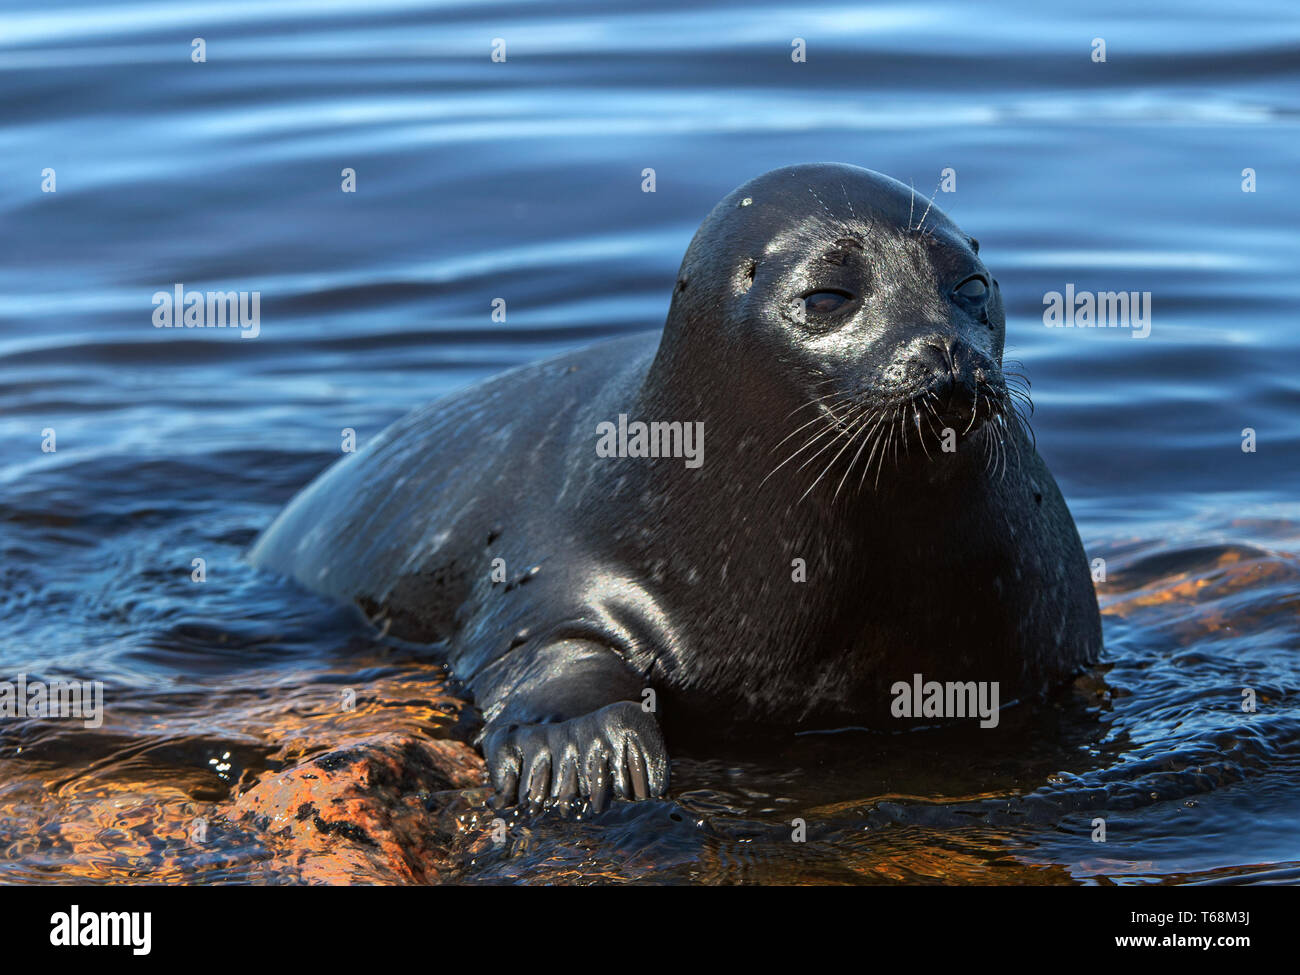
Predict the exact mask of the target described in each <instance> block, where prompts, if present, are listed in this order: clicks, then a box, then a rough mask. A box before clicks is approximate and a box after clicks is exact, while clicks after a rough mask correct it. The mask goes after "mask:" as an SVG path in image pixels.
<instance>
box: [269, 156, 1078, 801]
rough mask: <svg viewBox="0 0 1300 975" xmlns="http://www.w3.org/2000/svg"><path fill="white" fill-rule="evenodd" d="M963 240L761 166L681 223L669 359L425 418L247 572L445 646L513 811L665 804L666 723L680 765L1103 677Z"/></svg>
mask: <svg viewBox="0 0 1300 975" xmlns="http://www.w3.org/2000/svg"><path fill="white" fill-rule="evenodd" d="M977 250H978V245H977V244H976V243H975V242H974V241H973V239H972V238H970V237H969V236H967V235H966V234H964V233H962V232H961V231H960V230H958V228H957V227H956V226H955V225H954V224H953V223H952V222H951V221H950V220H949V219H948V218H947V217H946V216H944V215H943V214H942V213H941V212H940V211H939V210H938V209H937V208H936V207H934V206H933V205H929V204H928V203H927V201H926V200H925V199H923V198H918V197H917V196H916V195H915V194H913V193H912V192H911V191H910V190H909V189H908V188H907V187H906V186H903V185H902V184H900V183H897V182H896V181H894V180H891V179H889V178H888V177H885V176H881V175H879V174H877V173H873V172H870V171H868V170H864V169H859V168H856V167H852V166H843V165H834V164H819V165H808V166H794V167H788V168H785V169H779V170H775V171H773V172H770V173H767V174H765V175H763V176H760V177H758V178H757V179H755V180H753V181H751V182H750V183H747V184H746V185H744V186H742V187H741V188H739V189H738V190H736V191H735V192H734V193H732V194H731V195H730V196H728V197H727V198H726V199H725V200H723V201H722V202H721V203H720V204H718V206H717V207H716V208H715V209H714V210H713V212H712V213H711V214H710V215H709V217H708V218H707V219H706V220H705V221H704V224H703V225H702V226H701V227H700V229H699V231H698V232H697V233H696V235H695V238H694V240H693V241H692V242H691V245H690V247H689V249H688V250H687V253H686V257H685V259H684V260H683V262H682V267H681V272H680V274H679V277H678V280H677V284H676V288H675V290H674V294H673V299H672V305H671V308H670V310H669V314H668V321H667V323H666V325H665V327H664V330H663V334H662V337H661V336H659V335H657V334H656V335H647V336H637V337H633V338H629V339H623V340H619V341H615V342H609V343H605V344H602V345H599V346H596V347H593V348H591V349H587V350H584V351H582V352H578V353H575V354H572V355H568V356H564V357H562V358H560V359H556V360H552V361H550V362H544V363H541V364H539V365H533V366H529V367H525V368H522V369H516V370H514V371H512V372H509V373H506V374H504V375H502V376H499V377H497V378H495V379H492V380H489V381H487V382H485V383H483V384H481V385H479V386H477V387H475V388H473V389H471V390H468V391H465V392H461V393H458V394H456V395H455V396H452V397H450V398H448V399H446V400H444V401H442V402H439V403H435V404H433V405H431V406H428V407H425V408H423V409H421V410H418V411H417V412H415V413H413V414H411V415H410V416H408V417H406V418H405V419H403V420H401V421H399V422H398V423H396V424H394V425H393V426H392V427H390V428H389V429H388V430H386V431H384V432H383V433H382V434H380V435H379V436H378V437H377V438H376V439H375V440H374V441H373V442H371V443H370V444H368V445H367V446H366V448H365V449H364V450H362V451H360V452H358V453H357V454H355V455H351V456H349V457H347V458H346V459H344V460H342V461H340V462H339V463H337V464H336V465H334V466H333V467H332V468H330V470H328V471H327V472H326V473H325V474H323V475H322V476H321V477H320V478H318V479H317V480H316V481H315V482H314V483H313V484H311V485H310V486H309V487H308V488H306V489H305V490H304V491H303V492H302V494H300V495H299V496H298V498H296V499H295V500H294V501H293V502H292V503H291V504H290V505H289V507H288V508H287V509H286V510H285V511H284V512H283V513H282V514H281V516H280V517H279V518H278V519H277V520H276V522H275V523H274V524H273V525H272V526H271V527H270V528H269V529H268V530H267V532H266V533H265V535H263V537H262V538H261V539H260V540H259V541H258V543H257V545H256V546H255V548H254V550H253V552H252V558H253V560H254V561H255V562H257V563H258V564H261V565H263V566H266V567H268V568H272V569H277V570H280V571H283V572H286V573H290V574H292V575H294V576H296V577H297V578H298V579H300V580H301V581H302V582H304V583H305V584H307V585H308V586H311V587H313V588H315V589H318V590H321V591H324V592H327V593H331V594H333V595H335V596H338V597H340V598H343V599H347V600H353V601H355V602H357V603H358V604H359V605H361V606H362V607H363V608H364V609H365V610H366V611H367V612H368V614H369V615H370V616H371V618H372V619H374V620H375V622H376V623H377V624H378V625H386V626H388V627H389V628H390V631H391V632H393V633H395V634H396V635H399V636H403V637H406V638H408V639H413V640H420V641H430V642H432V641H445V645H446V648H447V653H448V659H449V662H450V664H451V667H452V669H453V672H454V673H455V674H456V675H457V676H458V677H459V678H460V679H461V680H462V681H463V682H464V683H465V685H466V686H467V687H468V688H469V690H470V692H471V693H472V694H473V695H474V697H475V699H476V702H477V703H478V705H479V707H480V708H481V710H482V711H483V714H484V718H485V722H486V725H485V734H484V741H483V745H484V751H485V754H486V757H487V758H488V761H489V765H490V766H491V768H492V772H493V776H494V779H495V782H496V784H497V785H498V786H499V787H501V788H503V789H505V790H507V791H509V792H512V793H515V794H517V795H518V796H519V797H520V798H524V797H527V796H529V795H531V796H532V797H533V798H540V797H543V796H547V795H552V796H569V795H574V794H578V795H602V794H604V793H606V792H607V791H610V790H612V791H613V792H615V793H616V794H618V795H622V796H627V797H640V796H645V795H654V794H661V793H662V792H663V791H664V790H665V789H666V788H667V783H668V756H667V751H666V748H665V744H664V738H663V736H662V735H661V731H660V724H661V722H662V725H663V729H664V730H665V731H666V732H667V735H668V742H669V743H670V744H671V743H672V742H673V740H674V739H675V738H680V739H686V738H688V737H689V738H691V739H692V740H694V741H701V740H705V739H707V737H708V736H709V735H710V734H713V733H722V732H723V731H725V729H727V728H729V727H734V726H736V725H743V724H746V723H749V724H751V725H759V726H762V727H765V728H768V729H787V730H788V729H796V728H801V727H802V728H809V727H817V728H825V727H831V726H835V725H843V724H854V725H867V724H890V725H896V724H897V723H898V722H897V720H896V719H892V718H891V717H890V712H889V705H890V702H891V699H892V698H891V694H890V688H891V686H892V685H893V684H894V683H895V682H896V681H900V680H903V681H907V680H910V679H911V677H912V675H913V674H916V673H920V674H923V675H925V677H926V679H934V680H940V681H998V682H1000V684H1001V700H1002V701H1003V702H1004V703H1005V702H1009V701H1011V700H1013V699H1023V698H1026V697H1030V696H1033V695H1038V694H1040V693H1042V692H1043V691H1045V690H1046V689H1048V688H1049V687H1051V686H1052V685H1054V684H1056V683H1059V682H1061V681H1063V680H1065V679H1068V678H1069V676H1070V675H1071V674H1073V673H1074V672H1076V671H1077V670H1078V669H1079V668H1080V667H1081V666H1083V665H1084V664H1085V663H1086V662H1088V661H1090V660H1093V659H1095V657H1096V656H1097V654H1098V653H1099V651H1100V648H1101V630H1100V622H1099V618H1098V612H1097V604H1096V599H1095V596H1094V594H1093V589H1092V584H1091V581H1090V578H1089V573H1088V565H1087V562H1086V560H1085V557H1084V553H1083V549H1082V546H1081V545H1080V542H1079V537H1078V533H1077V532H1076V530H1075V527H1074V523H1073V521H1072V519H1071V517H1070V514H1069V511H1068V510H1067V508H1066V506H1065V502H1064V501H1063V500H1062V498H1061V495H1060V492H1059V490H1058V489H1057V487H1056V483H1055V482H1054V480H1053V479H1052V476H1051V474H1050V473H1049V472H1048V470H1047V468H1046V466H1045V465H1044V464H1043V462H1042V460H1041V459H1040V457H1039V456H1038V454H1037V452H1036V450H1035V449H1034V445H1033V443H1032V440H1031V439H1030V438H1029V436H1028V433H1027V429H1026V427H1025V426H1024V424H1023V421H1022V417H1021V412H1020V411H1019V410H1018V409H1017V407H1018V405H1019V404H1022V403H1023V401H1024V391H1023V389H1019V388H1017V387H1016V385H1014V383H1013V384H1012V385H1010V386H1009V385H1008V381H1007V377H1006V376H1005V375H1004V373H1003V371H1002V352H1003V342H1004V335H1005V322H1004V318H1003V310H1002V301H1001V296H1000V290H999V288H998V286H997V283H996V281H994V280H993V278H992V277H991V275H989V273H988V271H987V269H985V267H984V265H983V263H982V262H981V260H980V258H979V256H978V254H977ZM619 414H626V415H627V416H628V417H629V418H630V419H631V420H643V421H680V422H692V423H693V422H703V424H704V430H705V452H704V463H703V465H702V466H701V467H699V468H698V469H692V468H690V467H687V466H686V465H685V464H683V463H682V461H681V460H680V459H674V458H657V459H650V458H638V457H626V458H604V457H598V456H597V452H596V443H597V439H598V434H597V425H598V424H600V423H602V422H606V421H616V420H617V418H618V416H619ZM945 446H947V447H949V448H951V447H954V446H955V448H956V449H955V450H945V449H944V448H945ZM498 558H499V559H502V560H504V566H505V570H506V574H507V578H506V581H494V580H493V577H492V566H493V564H494V563H493V560H494V559H498ZM795 560H802V561H803V565H805V566H806V572H807V581H806V582H797V581H794V578H793V575H794V569H792V566H793V565H794V564H795ZM498 564H499V563H498ZM647 689H652V690H653V692H654V700H655V703H656V711H655V712H654V713H652V712H650V711H647V710H646V709H645V708H644V707H643V706H642V702H643V700H644V699H645V696H644V695H645V691H646V690H647Z"/></svg>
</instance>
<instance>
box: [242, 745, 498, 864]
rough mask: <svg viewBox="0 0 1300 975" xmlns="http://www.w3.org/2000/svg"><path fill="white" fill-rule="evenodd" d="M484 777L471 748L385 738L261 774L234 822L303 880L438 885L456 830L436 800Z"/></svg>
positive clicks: (483, 780)
mask: <svg viewBox="0 0 1300 975" xmlns="http://www.w3.org/2000/svg"><path fill="white" fill-rule="evenodd" d="M484 782H485V775H484V770H483V762H482V759H480V758H479V756H478V754H477V753H476V752H475V751H474V750H473V749H471V748H470V747H469V746H468V745H464V744H462V743H460V742H453V741H442V740H424V739H420V738H414V737H410V736H407V735H399V734H381V735H375V736H372V737H369V738H364V739H360V740H357V741H353V742H350V743H348V744H346V745H344V746H342V747H340V748H336V749H335V750H333V751H331V752H327V753H326V754H324V755H320V756H318V757H316V758H314V759H312V760H310V761H308V762H305V763H304V764H302V765H299V766H297V767H295V768H292V769H289V770H288V771H285V772H280V773H278V774H274V775H267V776H264V777H263V778H262V779H261V781H259V782H258V783H257V784H256V785H255V786H253V787H252V788H251V789H249V790H248V791H247V792H245V793H244V794H243V795H241V796H239V798H238V799H237V800H236V802H235V813H234V816H233V817H232V818H236V819H238V820H239V822H240V823H241V825H243V826H245V827H246V828H251V829H255V830H257V831H258V832H260V833H262V834H264V836H265V841H266V844H267V847H268V848H269V849H270V850H272V851H273V853H274V855H275V857H276V860H277V861H280V864H279V866H280V867H284V866H291V867H292V868H293V870H294V872H295V873H296V874H297V875H298V876H299V877H301V879H302V880H304V881H306V882H307V883H326V884H343V883H371V884H385V883H393V884H404V883H417V884H423V883H436V882H437V881H438V880H439V879H440V878H441V877H442V876H444V875H445V873H446V871H447V869H448V865H449V861H450V856H451V850H452V847H453V845H454V844H455V842H456V840H457V838H458V827H457V825H456V822H455V820H454V818H451V817H449V816H447V815H446V814H445V808H444V807H445V806H446V805H447V803H445V802H440V801H434V802H430V798H431V797H433V796H435V795H436V794H437V793H444V792H449V791H454V790H460V789H468V788H473V787H475V786H480V785H483V784H484Z"/></svg>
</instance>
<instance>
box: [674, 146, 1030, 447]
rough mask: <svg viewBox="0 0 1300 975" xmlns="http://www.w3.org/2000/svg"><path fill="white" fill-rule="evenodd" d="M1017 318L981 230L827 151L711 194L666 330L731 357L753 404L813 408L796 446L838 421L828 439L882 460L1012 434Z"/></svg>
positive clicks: (690, 344) (739, 387) (682, 344)
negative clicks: (1012, 326)
mask: <svg viewBox="0 0 1300 975" xmlns="http://www.w3.org/2000/svg"><path fill="white" fill-rule="evenodd" d="M1005 331H1006V322H1005V319H1004V316H1003V310H1002V300H1001V296H1000V292H999V289H998V284H997V281H996V280H994V278H993V276H992V275H991V274H990V273H989V271H988V269H987V268H986V267H985V266H984V263H983V262H982V261H981V260H980V257H979V243H978V241H976V240H975V239H974V238H973V237H971V236H970V235H968V234H966V233H963V232H962V231H961V230H960V229H959V228H958V227H957V225H956V224H954V223H953V222H952V221H951V220H950V219H949V218H948V217H947V216H946V215H945V214H943V213H942V212H941V211H940V210H939V209H938V208H937V207H936V206H934V205H933V204H932V203H931V202H929V201H928V200H927V198H926V197H925V196H924V195H918V194H916V193H914V192H913V191H912V190H911V189H910V188H909V187H907V186H904V185H903V184H902V183H899V182H897V181H896V180H893V179H890V178H889V177H887V176H882V175H881V174H879V173H875V172H872V171H870V170H867V169H860V168H858V167H856V166H847V165H842V164H828V163H823V164H813V165H801V166H789V167H786V168H783V169H776V170H773V171H772V172H769V173H766V174H764V175H762V176H759V177H758V178H756V179H754V180H751V181H750V182H748V183H746V184H745V185H744V186H741V187H740V188H739V189H737V190H735V191H734V192H733V193H731V195H729V196H728V197H727V198H726V199H724V200H723V201H722V202H721V203H719V204H718V206H717V207H715V208H714V210H713V212H712V213H710V214H709V216H708V218H707V219H706V220H705V221H704V223H703V224H702V225H701V227H700V229H699V231H698V232H697V233H696V235H695V238H694V239H693V240H692V242H691V245H690V247H689V249H688V250H687V252H686V257H685V259H684V260H683V262H682V267H681V271H680V273H679V276H678V282H677V290H676V293H675V295H674V301H673V306H672V310H671V311H670V313H669V319H668V325H667V328H666V330H665V344H667V345H671V346H673V347H676V348H683V349H689V350H690V353H691V357H692V358H703V359H705V360H706V361H709V363H710V367H711V369H712V371H713V373H714V374H715V375H716V374H717V371H718V369H719V367H721V368H722V369H723V371H724V373H725V374H726V375H727V376H728V378H729V381H728V392H729V394H732V395H734V396H735V398H736V401H737V403H738V404H741V405H740V408H741V409H745V408H752V409H757V410H760V411H762V412H763V413H764V414H765V415H766V417H767V418H768V419H769V420H770V421H772V424H773V428H774V429H775V430H778V431H779V432H780V433H781V434H782V435H786V434H787V433H789V432H790V428H789V425H788V424H786V423H785V422H784V421H782V422H781V423H780V424H777V423H776V422H775V419H776V418H774V417H772V416H771V413H772V408H773V407H774V406H784V407H786V408H789V409H794V410H803V413H802V414H801V413H798V412H796V413H795V414H794V418H793V419H794V420H797V421H798V422H796V423H794V426H793V429H794V431H795V432H796V433H797V432H798V431H799V430H803V429H806V431H807V433H806V435H803V436H799V437H795V439H793V440H792V441H791V444H792V445H793V446H795V447H798V446H800V444H802V443H804V441H808V450H809V452H811V451H815V450H817V449H818V443H819V441H817V440H813V439H812V438H813V437H814V436H815V435H817V434H822V433H825V432H826V429H827V423H820V424H819V423H817V422H816V420H817V419H825V420H827V421H828V422H829V426H830V428H832V429H834V430H836V431H838V432H839V433H841V434H842V435H843V436H841V437H839V438H835V440H834V441H832V440H831V438H828V437H822V438H821V441H825V442H827V443H829V442H839V443H840V446H845V444H846V443H847V445H848V446H845V449H846V450H847V451H848V453H849V455H850V456H854V455H855V452H856V456H857V457H865V458H867V463H868V464H871V463H873V462H874V463H876V464H877V469H878V468H879V466H880V464H881V463H882V462H883V455H884V452H885V451H886V450H888V451H889V452H890V453H891V456H893V457H894V458H898V457H900V456H906V455H909V454H912V455H922V454H923V455H924V456H928V457H942V456H944V455H945V453H946V451H945V449H944V447H945V441H947V444H948V445H949V446H948V450H951V449H952V448H951V444H952V443H953V441H954V439H960V438H966V439H972V440H973V439H975V438H984V439H986V440H987V439H988V438H994V439H996V440H997V441H998V442H999V443H1000V442H1001V438H1002V437H1003V436H1004V435H1005V433H1006V431H1007V423H1008V422H1017V415H1016V412H1015V410H1014V408H1013V407H1014V400H1013V398H1012V393H1016V394H1017V395H1019V393H1020V390H1018V389H1013V390H1011V391H1009V390H1008V386H1007V382H1006V379H1005V377H1004V376H1003V372H1002V351H1003V342H1004V338H1005ZM719 359H721V360H724V361H721V362H720V361H719ZM733 384H734V385H733ZM746 404H747V405H746ZM792 422H793V421H792ZM801 424H802V425H801ZM836 449H839V448H838V447H837V448H836ZM995 451H996V445H991V446H989V448H988V452H989V453H993V452H995ZM872 455H875V458H879V460H876V459H875V458H873V456H872ZM859 466H861V465H859Z"/></svg>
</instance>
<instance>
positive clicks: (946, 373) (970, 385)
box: [912, 337, 1002, 424]
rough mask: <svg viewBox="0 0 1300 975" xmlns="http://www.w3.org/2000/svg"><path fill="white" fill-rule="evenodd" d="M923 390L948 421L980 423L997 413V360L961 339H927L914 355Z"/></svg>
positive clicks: (922, 393) (919, 382)
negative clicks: (994, 412) (995, 407)
mask: <svg viewBox="0 0 1300 975" xmlns="http://www.w3.org/2000/svg"><path fill="white" fill-rule="evenodd" d="M912 362H913V370H912V371H913V373H914V375H915V379H916V382H917V385H918V386H919V387H920V390H921V393H920V395H921V396H923V397H924V398H925V399H926V400H927V401H928V403H929V404H930V406H931V407H932V408H933V409H934V411H935V413H936V414H937V415H938V417H939V418H940V419H942V420H943V421H944V422H945V423H956V422H958V421H961V422H962V423H963V424H967V423H977V422H980V421H982V420H985V419H987V418H988V417H989V415H990V414H991V413H992V412H993V407H994V400H996V399H1000V398H1001V386H1002V380H1001V377H1000V372H999V370H998V368H997V366H996V365H995V364H994V362H993V360H992V359H990V358H989V357H988V356H987V355H985V354H984V353H983V352H981V351H980V350H979V349H976V348H975V347H974V346H972V345H970V344H969V343H967V342H964V341H961V340H959V339H952V338H939V337H932V338H926V339H924V340H923V341H922V342H921V343H920V346H919V348H917V349H916V351H915V353H914V356H913V360H912Z"/></svg>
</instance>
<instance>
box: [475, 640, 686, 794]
mask: <svg viewBox="0 0 1300 975" xmlns="http://www.w3.org/2000/svg"><path fill="white" fill-rule="evenodd" d="M475 683H476V684H478V685H479V686H477V687H474V691H475V698H476V699H477V700H478V701H479V702H480V707H481V708H482V710H483V711H484V713H485V714H486V715H488V724H487V727H486V728H485V729H484V733H483V754H484V757H485V758H486V759H487V762H488V768H489V769H490V770H491V773H492V784H493V786H494V787H495V788H496V789H497V791H498V792H499V793H501V794H502V796H503V798H505V799H506V801H508V802H513V801H515V800H516V799H517V800H518V802H520V803H521V804H522V803H526V802H543V801H545V800H547V799H572V798H590V799H592V800H593V801H594V802H595V803H596V804H597V805H598V806H599V805H602V804H603V803H604V801H605V800H607V799H608V798H609V795H610V794H611V793H612V794H613V795H615V796H617V797H618V798H620V799H646V798H649V797H651V796H661V795H663V794H664V793H665V792H666V791H667V790H668V751H667V749H666V748H665V747H664V740H663V734H662V733H661V732H660V730H659V724H658V722H657V721H656V720H655V716H654V715H653V714H652V713H650V712H648V711H646V710H645V709H644V708H643V707H642V705H641V703H640V702H639V701H638V700H635V699H636V698H639V697H640V696H641V691H642V688H643V685H644V681H643V680H642V679H641V678H639V677H638V676H637V675H636V674H635V673H634V672H633V671H632V670H631V669H629V668H628V666H627V664H626V663H625V662H624V661H623V659H622V658H621V657H619V656H618V655H617V654H616V653H614V652H613V651H612V650H610V649H608V648H607V647H603V646H600V645H599V644H597V643H594V642H591V641H588V640H560V641H556V642H554V643H549V644H546V645H543V646H540V647H535V648H534V647H528V648H524V647H521V648H519V649H518V650H516V651H515V652H514V653H513V654H511V655H510V656H508V657H507V658H504V659H503V660H502V661H501V662H500V665H499V666H498V667H496V668H493V673H492V676H491V678H487V679H484V680H480V681H477V682H475ZM485 684H486V685H487V686H483V685H485Z"/></svg>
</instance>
